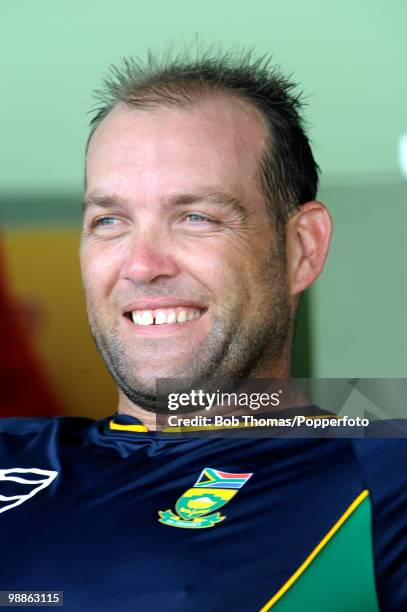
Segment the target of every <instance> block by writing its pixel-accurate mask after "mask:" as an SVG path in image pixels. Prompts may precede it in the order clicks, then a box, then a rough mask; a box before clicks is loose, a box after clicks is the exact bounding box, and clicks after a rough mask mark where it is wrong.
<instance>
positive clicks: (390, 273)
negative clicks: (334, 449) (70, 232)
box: [0, 0, 407, 377]
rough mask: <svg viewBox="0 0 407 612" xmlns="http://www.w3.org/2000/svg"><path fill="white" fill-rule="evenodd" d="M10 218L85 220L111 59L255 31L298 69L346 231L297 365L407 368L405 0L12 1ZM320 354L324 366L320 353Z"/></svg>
mask: <svg viewBox="0 0 407 612" xmlns="http://www.w3.org/2000/svg"><path fill="white" fill-rule="evenodd" d="M0 23H1V26H0V27H1V36H0V48H1V53H0V63H1V74H2V94H1V98H0V102H1V111H2V112H1V113H0V129H1V132H0V133H1V141H2V147H1V152H0V155H1V158H0V168H1V171H0V174H1V184H0V206H1V213H0V222H1V224H2V225H3V227H5V228H6V231H7V230H9V231H12V230H13V229H16V228H21V227H24V226H27V225H30V226H32V225H33V224H34V225H42V226H43V225H55V224H58V225H74V226H76V225H79V223H80V217H79V206H80V201H81V196H82V193H81V188H82V166H83V149H84V143H85V140H86V135H87V124H88V120H89V116H88V115H87V112H88V110H89V109H90V108H91V107H92V105H93V104H94V101H93V98H92V95H91V94H92V91H93V90H94V89H95V88H97V87H98V86H99V85H100V83H101V80H102V77H103V75H105V74H106V72H107V67H108V66H109V65H110V64H111V63H114V62H117V61H119V60H120V59H121V58H122V57H123V56H125V55H131V54H141V55H143V54H145V52H146V49H147V48H148V47H152V48H153V49H162V48H163V47H165V46H166V45H168V44H170V43H171V42H175V43H177V42H178V41H185V42H187V43H188V42H191V41H192V40H193V39H194V36H195V35H196V34H198V36H199V38H200V40H201V41H202V42H205V43H208V42H209V43H210V42H214V41H221V43H222V44H223V45H224V46H225V47H229V46H233V45H239V46H245V45H246V46H251V45H254V46H255V47H256V48H257V50H258V51H259V52H260V53H262V52H267V53H272V54H273V56H274V59H275V61H276V62H277V63H279V64H280V65H281V66H282V68H283V69H284V71H285V72H287V73H292V74H293V77H294V78H295V79H296V80H297V81H298V82H300V83H301V87H302V88H303V89H304V90H305V92H306V94H307V99H308V104H309V105H308V108H307V112H306V115H307V120H308V123H309V126H310V127H309V132H310V136H311V139H312V142H313V145H314V151H315V155H316V158H317V160H318V163H319V165H320V166H321V170H322V183H321V191H320V199H322V200H323V201H324V202H326V204H327V205H328V207H329V208H330V210H331V212H332V215H333V218H334V222H335V234H334V241H333V245H332V249H331V254H330V259H329V262H328V265H327V268H326V271H325V272H324V274H323V276H322V277H321V279H320V280H319V281H318V282H317V283H316V285H315V287H314V288H313V289H312V290H311V291H310V292H309V295H308V298H307V303H306V309H305V310H306V313H305V315H304V316H306V319H307V325H308V327H307V329H306V330H305V332H304V329H302V331H301V333H302V334H303V335H304V334H305V336H309V342H310V345H309V346H308V347H305V348H304V346H303V345H301V346H300V347H299V349H298V350H297V356H296V361H297V364H298V370H299V371H301V372H302V373H304V372H307V371H308V373H311V372H312V374H313V375H315V376H323V377H342V376H344V377H348V376H349V377H405V376H407V373H406V356H407V329H406V325H405V316H406V315H405V313H406V310H407V275H406V269H405V261H406V255H407V238H406V236H407V232H406V227H407V207H406V203H407V197H406V196H407V182H406V181H405V180H404V181H403V178H402V176H401V172H400V170H399V165H398V140H399V137H400V135H401V134H402V133H405V132H407V104H406V94H407V85H406V69H405V58H406V57H407V42H406V34H405V24H406V23H407V3H405V2H404V1H402V0H390V1H387V2H385V1H384V0H383V1H379V0H365V1H363V0H362V1H360V2H355V1H354V0H352V1H351V0H341V2H339V1H337V2H332V1H329V0H308V1H307V2H303V1H300V0H293V1H292V2H290V3H282V2H276V1H274V0H267V1H265V0H252V1H251V2H249V3H244V4H238V3H237V2H231V1H229V0H225V1H221V0H217V1H215V0H207V1H206V2H205V3H201V2H192V1H190V2H186V1H185V0H174V1H172V2H166V1H164V0H157V1H156V2H154V3H148V2H140V1H139V0H133V1H130V0H115V1H114V2H113V1H112V0H108V1H104V2H103V1H102V0H99V1H98V2H97V1H96V0H88V1H85V2H83V0H82V1H81V2H79V0H69V1H66V0H60V1H55V0H36V1H35V2H32V1H30V0H14V1H13V2H12V3H11V2H10V3H6V2H3V3H1V4H0ZM310 364H312V368H310Z"/></svg>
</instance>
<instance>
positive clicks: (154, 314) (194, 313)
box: [125, 306, 206, 326]
mask: <svg viewBox="0 0 407 612" xmlns="http://www.w3.org/2000/svg"><path fill="white" fill-rule="evenodd" d="M204 312H206V309H204V308H187V307H185V306H179V307H175V308H157V309H156V310H132V311H131V312H126V313H125V316H126V317H127V318H128V319H130V321H132V322H133V323H134V325H136V326H147V325H170V324H174V323H186V322H188V321H193V320H195V319H199V318H200V317H201V316H202V315H203V314H204Z"/></svg>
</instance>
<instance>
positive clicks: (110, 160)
mask: <svg viewBox="0 0 407 612" xmlns="http://www.w3.org/2000/svg"><path fill="white" fill-rule="evenodd" d="M265 140H266V130H265V126H264V124H263V120H262V119H261V117H260V116H259V115H258V114H257V112H256V111H255V110H254V109H251V108H250V107H248V106H246V105H245V104H244V103H243V102H240V101H236V100H233V99H229V98H227V97H220V96H218V97H208V98H206V99H203V100H201V101H199V102H196V103H194V104H193V105H192V106H191V107H189V108H187V109H181V108H176V107H165V106H158V107H155V108H153V109H151V110H148V111H146V110H137V109H129V108H127V107H126V106H124V105H118V106H116V107H115V108H114V109H113V110H112V111H111V112H110V114H109V115H108V116H107V117H106V118H105V119H104V120H103V122H102V123H101V124H100V126H99V127H98V128H97V130H96V132H95V134H94V135H93V137H92V139H91V143H90V146H89V152H88V157H87V193H86V197H85V202H86V208H85V214H84V229H83V236H82V245H81V265H82V273H83V278H84V284H85V290H86V296H87V304H88V313H89V319H90V325H91V330H92V333H93V336H94V338H95V340H96V343H97V346H98V348H99V350H100V352H101V354H102V356H103V358H104V360H105V362H106V364H107V367H108V368H109V370H110V372H111V373H112V375H113V376H114V378H115V379H116V381H117V383H118V384H119V387H120V388H121V390H122V391H123V392H124V393H125V395H127V397H128V398H130V399H131V400H132V401H133V402H134V403H136V404H138V405H140V406H144V407H149V406H150V405H149V401H148V399H147V398H148V397H149V396H153V395H154V393H155V381H156V379H157V378H189V379H193V380H194V381H196V383H197V384H199V382H201V383H203V382H204V381H208V380H209V381H210V380H211V379H213V378H215V377H216V378H218V377H222V376H226V377H238V376H247V375H249V374H253V373H256V374H257V375H264V376H278V375H279V373H280V371H281V367H282V362H283V360H284V352H285V348H286V340H287V334H288V330H289V324H290V299H289V294H288V289H287V280H286V273H285V261H283V260H282V259H281V258H280V257H279V256H278V255H277V247H276V245H277V240H276V236H275V235H274V232H273V229H272V226H271V222H270V216H269V213H268V211H267V208H266V203H265V200H264V197H263V195H262V194H261V192H260V190H259V185H258V169H259V161H260V158H261V155H262V151H263V147H264V144H265Z"/></svg>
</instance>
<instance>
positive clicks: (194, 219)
mask: <svg viewBox="0 0 407 612" xmlns="http://www.w3.org/2000/svg"><path fill="white" fill-rule="evenodd" d="M186 218H187V219H188V221H190V223H194V224H195V223H205V222H207V223H211V222H212V220H211V219H208V217H205V216H204V215H200V214H199V213H189V215H187V216H186Z"/></svg>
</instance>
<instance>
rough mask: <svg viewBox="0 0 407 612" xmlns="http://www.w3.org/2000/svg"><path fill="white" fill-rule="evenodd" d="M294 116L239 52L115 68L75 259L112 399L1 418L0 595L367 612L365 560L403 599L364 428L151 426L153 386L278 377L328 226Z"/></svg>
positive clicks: (389, 605) (99, 604)
mask: <svg viewBox="0 0 407 612" xmlns="http://www.w3.org/2000/svg"><path fill="white" fill-rule="evenodd" d="M300 109H301V105H300V101H299V98H298V96H297V95H296V94H295V91H294V86H293V84H292V83H290V82H289V81H287V80H286V79H285V78H284V77H283V76H281V74H280V73H279V72H278V71H277V70H275V69H272V68H270V67H269V65H268V63H267V62H266V61H263V60H256V59H254V58H253V57H252V55H251V54H248V55H246V56H241V57H237V58H234V57H233V55H232V54H225V55H224V56H222V57H212V56H209V55H204V56H203V57H202V58H198V59H195V60H190V59H188V58H184V57H179V58H177V59H175V60H173V61H169V62H168V63H167V64H165V63H164V65H160V63H159V62H157V61H155V60H153V59H151V58H150V60H149V61H148V62H147V64H146V65H142V64H140V63H138V62H136V61H128V62H126V63H125V66H124V69H123V70H118V69H117V70H116V71H115V73H114V78H113V80H112V81H110V82H109V83H108V84H107V94H106V95H105V96H104V97H103V99H102V105H101V107H100V109H99V110H98V113H97V115H96V117H95V118H94V120H93V122H92V132H91V135H90V139H89V143H88V151H87V162H86V194H85V200H84V223H83V236H82V244H81V266H82V273H83V278H84V285H85V290H86V296H87V304H88V313H89V320H90V326H91V330H92V334H93V336H94V338H95V341H96V344H97V346H98V349H99V351H100V353H101V355H102V357H103V359H104V361H105V363H106V366H107V367H108V369H109V371H110V373H111V374H112V376H113V377H114V379H115V380H116V382H117V384H118V389H119V407H118V411H117V413H116V414H115V415H114V416H113V417H109V418H107V419H103V420H102V421H99V422H98V423H94V422H93V421H91V420H89V419H72V418H70V419H61V418H59V419H53V420H52V419H46V420H44V419H37V420H30V421H28V422H21V420H19V419H10V420H7V422H4V424H3V431H5V432H7V433H5V434H4V439H5V441H6V448H5V450H4V451H2V454H1V458H2V461H3V466H2V468H3V469H2V478H3V484H5V485H7V488H6V489H5V493H4V494H3V497H1V498H0V499H1V500H2V504H3V506H2V508H0V512H1V513H2V516H1V519H2V520H1V523H2V533H3V536H2V542H3V549H4V542H5V541H7V555H6V554H5V555H4V556H3V562H2V564H3V567H2V572H1V576H2V578H1V588H2V589H8V590H16V589H19V590H22V589H24V590H27V589H28V590H31V591H44V590H45V589H49V590H51V591H64V605H65V607H66V608H67V609H68V610H113V609H116V610H132V609H135V610H140V611H150V610H158V609H166V610H173V611H186V610H195V609H202V610H219V611H220V610H225V611H226V610H242V611H246V610H247V611H250V610H260V609H261V610H269V609H272V608H275V609H276V610H282V611H284V610H291V611H296V612H302V611H308V610H309V611H310V612H317V611H319V610H328V609H329V610H335V611H337V610H345V609H346V610H361V611H362V610H363V612H368V611H369V612H370V611H373V610H378V609H379V604H378V599H377V595H376V590H375V578H374V570H375V571H376V576H377V582H376V585H377V588H378V596H379V600H380V605H381V608H380V609H383V610H390V609H391V610H404V609H405V605H407V604H406V602H407V599H406V587H405V584H406V582H405V580H403V578H404V574H403V568H402V566H401V565H400V563H398V557H399V555H400V554H402V551H403V550H405V548H403V544H404V542H402V543H401V548H400V549H397V547H395V546H390V545H391V543H392V540H394V538H396V537H401V534H402V533H403V525H402V524H398V525H394V522H393V523H392V528H391V529H390V530H389V529H387V524H388V519H389V518H390V519H391V515H392V512H394V507H393V508H392V507H391V506H389V505H387V506H386V504H385V502H386V496H387V497H388V496H389V495H391V493H392V491H393V489H394V486H395V485H394V484H393V479H387V480H385V479H384V475H386V474H387V471H388V469H389V467H390V466H389V462H391V461H392V460H391V459H389V458H386V457H384V458H383V461H382V464H381V466H380V470H378V469H377V466H376V464H375V463H374V462H375V460H377V452H376V449H375V446H374V443H373V445H372V444H370V445H369V444H367V441H366V444H365V445H361V446H362V448H358V447H357V444H352V445H351V442H350V441H348V440H346V439H338V440H333V439H307V438H304V439H286V438H258V439H256V438H245V437H243V438H242V437H239V436H238V437H236V436H231V437H227V436H226V435H225V436H224V437H222V438H219V436H217V437H214V438H208V437H204V438H202V437H197V436H196V435H194V433H193V432H190V434H188V433H187V435H185V436H184V435H182V436H180V435H177V434H176V433H175V434H172V435H170V436H169V437H166V438H164V437H162V435H161V436H160V434H159V432H155V431H154V430H155V429H156V428H157V418H156V413H157V412H158V411H160V410H162V407H161V405H160V402H159V401H158V400H159V399H160V397H159V392H158V391H157V380H158V379H162V378H166V379H168V378H170V379H175V381H176V390H177V392H178V394H180V393H182V392H188V390H190V389H191V387H192V386H193V387H194V388H199V387H204V386H209V387H211V385H212V386H213V385H214V384H216V381H217V380H218V379H219V378H221V379H226V378H229V377H234V378H239V379H241V378H244V377H248V378H250V379H256V378H268V379H272V378H273V379H287V378H289V376H290V354H291V345H292V339H293V328H294V321H295V314H296V309H297V305H298V300H299V296H300V294H301V292H302V291H303V290H304V289H306V288H307V287H308V286H309V285H310V284H311V283H312V282H313V281H314V280H315V279H316V278H317V277H318V275H319V273H320V272H321V270H322V267H323V264H324V261H325V257H326V254H327V250H328V245H329V240H330V233H331V219H330V216H329V214H328V212H327V210H326V208H325V207H324V205H323V204H321V203H320V202H318V201H316V199H315V198H316V191H317V182H318V180H317V178H318V173H317V166H316V163H315V161H314V158H313V155H312V152H311V149H310V146H309V143H308V140H307V137H306V135H305V132H304V128H303V124H302V120H301V116H300ZM185 379H188V381H187V382H186V380H185ZM303 412H304V413H305V414H308V415H310V416H315V415H317V414H318V410H316V409H315V408H312V407H308V408H306V407H305V408H304V409H303ZM275 414H280V416H281V414H285V415H287V414H290V409H289V408H287V409H286V410H284V411H280V412H277V413H275ZM362 442H365V441H362ZM369 442H370V441H369ZM397 452H399V453H401V452H402V450H397V451H396V455H397ZM400 457H401V455H399V458H400ZM397 482H398V481H397ZM370 486H372V487H373V488H372V496H373V501H374V502H375V503H376V507H375V512H376V514H375V516H374V523H373V527H374V532H375V538H376V539H375V541H374V559H373V554H372V541H371V518H370V508H371V506H370V504H371V502H370V499H369V490H370ZM376 490H378V491H380V493H376ZM376 495H377V497H375V496H376ZM383 504H384V505H383ZM221 507H223V510H222V513H220V512H217V510H218V509H220V508H221ZM383 508H385V509H384V510H383ZM397 516H398V515H397ZM384 525H385V526H386V528H383V526H384ZM3 530H4V531H3ZM9 534H10V535H9ZM7 536H8V537H7ZM404 538H405V536H404ZM373 562H374V563H375V566H373Z"/></svg>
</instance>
